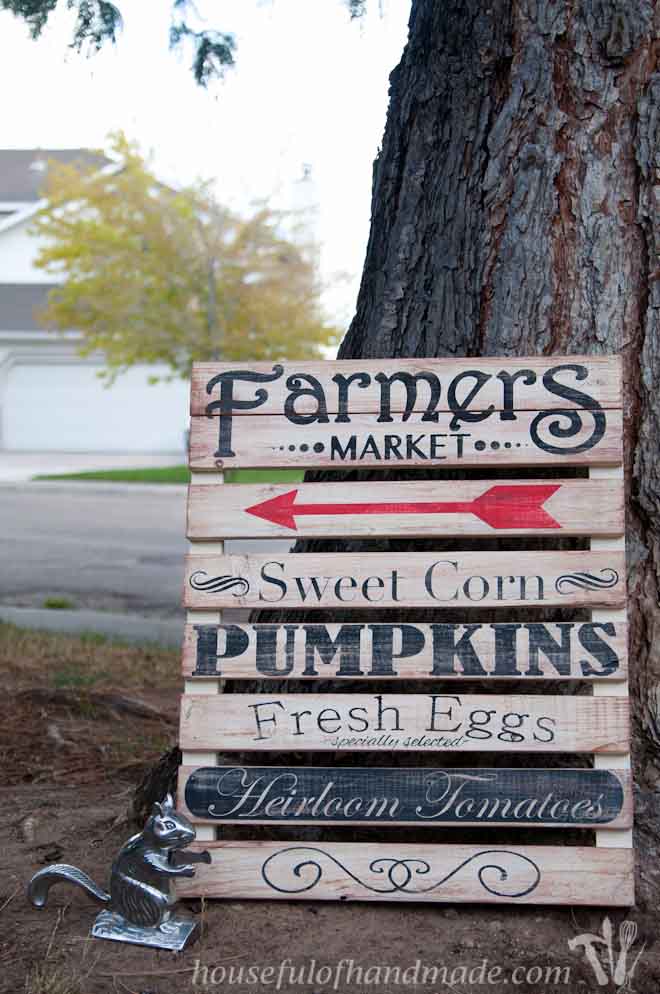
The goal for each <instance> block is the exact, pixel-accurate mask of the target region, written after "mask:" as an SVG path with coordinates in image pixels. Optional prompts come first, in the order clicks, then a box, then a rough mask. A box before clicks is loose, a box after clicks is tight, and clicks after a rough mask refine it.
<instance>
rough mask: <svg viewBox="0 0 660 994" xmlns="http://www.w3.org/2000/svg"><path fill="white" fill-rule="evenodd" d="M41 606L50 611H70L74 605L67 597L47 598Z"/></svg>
mask: <svg viewBox="0 0 660 994" xmlns="http://www.w3.org/2000/svg"><path fill="white" fill-rule="evenodd" d="M43 606H44V607H47V608H48V609H49V610H51V611H70V610H71V609H72V608H74V607H75V606H76V605H75V604H74V603H73V601H70V600H69V598H68V597H47V598H46V600H45V601H44V603H43Z"/></svg>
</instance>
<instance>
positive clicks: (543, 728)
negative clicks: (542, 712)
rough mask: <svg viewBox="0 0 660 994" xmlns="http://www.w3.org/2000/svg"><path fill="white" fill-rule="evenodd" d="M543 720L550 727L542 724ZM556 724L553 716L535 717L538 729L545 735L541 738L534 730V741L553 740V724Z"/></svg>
mask: <svg viewBox="0 0 660 994" xmlns="http://www.w3.org/2000/svg"><path fill="white" fill-rule="evenodd" d="M544 721H545V722H548V723H549V725H550V726H551V727H548V726H547V725H544V724H543V722H544ZM556 724H557V723H556V721H555V719H554V718H547V717H541V718H537V719H536V727H537V728H538V729H540V730H541V731H542V732H544V733H546V734H545V736H544V737H543V738H541V736H539V735H537V734H536V732H534V741H535V742H553V741H554V737H555V729H554V726H555V725H556Z"/></svg>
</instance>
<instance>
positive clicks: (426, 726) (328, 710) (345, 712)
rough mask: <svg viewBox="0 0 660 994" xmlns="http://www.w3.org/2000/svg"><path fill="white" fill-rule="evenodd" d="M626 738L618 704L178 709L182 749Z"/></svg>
mask: <svg viewBox="0 0 660 994" xmlns="http://www.w3.org/2000/svg"><path fill="white" fill-rule="evenodd" d="M628 737H629V736H628V699H627V698H625V697H623V698H618V697H602V698H593V697H537V696H531V695H529V696H528V695H522V696H506V697H500V696H495V695H478V694H477V695H469V694H466V695H463V696H459V695H458V694H333V695H332V696H331V697H329V696H328V695H324V694H300V695H296V694H277V693H273V694H271V695H270V696H269V695H267V694H227V695H221V696H218V697H204V696H202V697H196V696H194V695H186V697H184V699H183V704H182V709H181V748H182V749H190V750H195V749H217V750H223V751H227V752H232V751H236V750H252V751H255V752H262V751H265V752H272V751H280V750H282V751H283V750H287V749H293V750H296V751H300V750H305V749H308V750H315V751H332V752H365V751H367V752H368V751H379V752H380V751H387V752H390V751H396V752H409V751H413V752H415V751H417V752H421V751H424V752H447V751H454V752H517V753H520V752H535V753H543V752H546V753H548V752H594V753H596V752H599V753H600V752H602V753H616V752H626V751H627V750H628Z"/></svg>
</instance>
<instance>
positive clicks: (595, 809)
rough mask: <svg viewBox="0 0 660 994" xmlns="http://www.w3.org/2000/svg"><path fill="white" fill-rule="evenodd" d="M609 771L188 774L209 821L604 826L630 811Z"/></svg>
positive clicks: (234, 770)
mask: <svg viewBox="0 0 660 994" xmlns="http://www.w3.org/2000/svg"><path fill="white" fill-rule="evenodd" d="M624 799H625V795H624V790H623V786H622V783H621V780H620V779H619V777H618V776H616V775H615V774H614V773H612V772H610V771H608V770H590V769H589V770H539V769H490V768H487V769H483V768H482V769H459V768H450V769H423V768H422V769H420V768H415V769H410V768H407V769H403V768H401V769H396V768H380V767H374V768H352V767H350V768H349V767H273V766H219V767H204V768H201V769H197V770H194V771H192V772H191V774H190V776H189V777H188V781H187V783H186V787H185V801H186V805H187V807H188V810H189V811H190V812H191V814H193V815H194V816H195V817H196V818H200V819H204V820H206V821H228V822H241V821H245V822H253V821H259V822H296V821H298V822H301V823H307V822H373V823H380V822H393V823H410V822H414V823H415V824H429V825H433V824H435V825H442V824H456V823H463V824H470V823H478V824H482V823H487V824H491V825H501V824H504V825H509V824H518V825H556V826H560V825H567V826H568V825H605V824H607V823H608V822H611V821H613V820H614V819H616V818H617V817H618V816H619V815H620V814H621V812H622V810H623V806H624Z"/></svg>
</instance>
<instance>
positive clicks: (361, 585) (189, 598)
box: [184, 551, 625, 609]
mask: <svg viewBox="0 0 660 994" xmlns="http://www.w3.org/2000/svg"><path fill="white" fill-rule="evenodd" d="M184 591H185V593H184V603H185V606H186V607H189V608H202V609H204V608H215V607H246V608H248V607H249V608H257V607H259V608H263V607H270V606H274V605H277V606H278V607H287V608H294V607H297V608H302V607H304V608H306V609H315V608H326V607H346V608H359V607H375V608H379V607H434V606H435V607H442V606H444V607H447V606H450V607H457V608H461V609H462V608H474V607H516V606H522V605H524V606H526V607H530V606H534V605H537V606H538V605H543V606H551V605H561V606H565V607H573V606H578V605H589V606H591V605H594V606H595V605H609V606H614V605H619V604H622V603H623V602H624V599H625V561H624V557H623V555H622V554H621V553H620V552H488V551H486V552H447V553H441V552H435V553H432V552H431V553H429V552H419V553H413V552H411V553H359V554H358V553H355V554H344V553H336V554H308V553H303V554H300V555H295V554H294V555H279V556H278V555H272V556H264V555H260V556H241V555H233V556H208V555H205V556H204V555H200V556H197V555H191V556H188V557H187V559H186V571H185V582H184Z"/></svg>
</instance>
